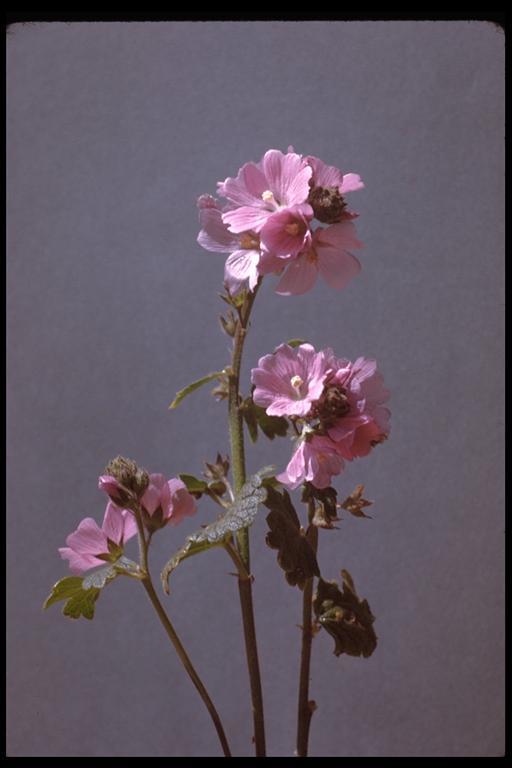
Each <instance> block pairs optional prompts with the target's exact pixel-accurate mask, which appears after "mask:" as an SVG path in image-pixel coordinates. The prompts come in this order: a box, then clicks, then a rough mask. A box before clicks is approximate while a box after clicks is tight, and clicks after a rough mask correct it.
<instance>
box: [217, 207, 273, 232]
mask: <svg viewBox="0 0 512 768" xmlns="http://www.w3.org/2000/svg"><path fill="white" fill-rule="evenodd" d="M272 213H273V211H269V210H267V209H266V208H265V209H262V208H255V207H253V206H248V205H244V206H242V207H241V208H235V209H234V210H232V211H225V212H224V213H223V214H222V220H223V221H224V223H225V224H227V225H228V227H229V231H230V232H237V233H241V232H247V231H248V230H250V229H252V230H253V231H254V232H260V231H261V228H262V227H263V225H264V224H265V222H266V220H267V219H268V217H269V216H271V215H272Z"/></svg>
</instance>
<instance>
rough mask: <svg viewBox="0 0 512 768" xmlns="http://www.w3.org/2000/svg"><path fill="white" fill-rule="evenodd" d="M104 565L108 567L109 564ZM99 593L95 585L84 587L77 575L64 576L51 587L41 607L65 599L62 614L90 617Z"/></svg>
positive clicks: (46, 606) (70, 616)
mask: <svg viewBox="0 0 512 768" xmlns="http://www.w3.org/2000/svg"><path fill="white" fill-rule="evenodd" d="M106 567H107V568H109V567H110V566H106ZM100 570H103V568H101V569H100ZM99 594H100V589H99V588H97V587H89V588H86V589H84V587H83V579H81V578H80V577H79V576H66V577H65V578H64V579H61V580H60V581H58V582H57V583H56V584H55V585H54V586H53V587H52V591H51V592H50V594H49V596H48V597H47V599H46V601H45V603H44V605H43V608H49V607H50V605H53V604H54V603H58V602H59V601H60V600H66V603H65V605H64V608H63V609H62V612H63V614H64V616H69V618H71V619H78V618H80V616H83V617H84V618H85V619H92V618H93V616H94V604H95V602H96V600H97V599H98V596H99Z"/></svg>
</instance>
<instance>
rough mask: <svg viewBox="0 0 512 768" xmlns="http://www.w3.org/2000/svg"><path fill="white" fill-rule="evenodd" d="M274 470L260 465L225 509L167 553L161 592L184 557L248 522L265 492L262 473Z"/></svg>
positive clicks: (214, 544) (215, 544)
mask: <svg viewBox="0 0 512 768" xmlns="http://www.w3.org/2000/svg"><path fill="white" fill-rule="evenodd" d="M273 471H274V467H264V468H263V469H261V470H260V471H259V472H257V473H256V474H255V475H253V476H252V477H250V478H249V480H248V481H247V482H246V483H245V485H243V486H242V489H241V491H240V494H239V496H238V497H237V498H236V499H235V501H234V502H233V504H231V505H230V506H229V507H228V508H227V509H226V511H225V512H224V513H223V514H222V515H221V516H220V517H219V518H218V519H217V520H215V522H213V523H210V525H207V526H205V527H204V528H201V529H200V530H199V531H196V532H195V533H192V534H191V535H190V536H187V538H186V539H185V543H184V545H183V546H182V547H181V549H179V550H178V552H176V554H175V555H174V556H173V557H171V559H170V560H169V562H168V563H167V565H166V566H165V568H164V569H163V571H162V574H161V577H162V584H163V587H164V590H165V592H167V593H169V576H170V575H171V573H172V572H173V571H174V569H175V568H176V567H177V566H178V565H179V564H180V563H181V562H182V560H186V558H187V557H192V555H197V554H199V552H204V551H205V550H206V549H211V548H212V547H219V546H222V545H223V544H224V543H225V542H226V541H227V539H228V538H229V537H230V536H231V534H233V533H235V532H236V531H239V530H241V529H242V528H247V527H248V526H250V525H252V523H253V522H254V519H255V517H256V513H257V511H258V506H259V505H260V504H261V502H263V501H264V500H265V498H266V495H267V490H266V489H265V488H263V486H262V483H263V477H264V476H267V475H269V474H270V473H272V472H273Z"/></svg>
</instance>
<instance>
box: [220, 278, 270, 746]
mask: <svg viewBox="0 0 512 768" xmlns="http://www.w3.org/2000/svg"><path fill="white" fill-rule="evenodd" d="M260 283H261V278H260V281H259V282H258V284H257V285H256V287H255V289H254V291H252V292H250V293H248V294H247V296H246V298H245V300H244V302H243V304H242V306H241V308H240V309H239V312H238V323H237V326H236V331H235V336H234V340H233V355H232V360H231V372H230V375H229V393H228V412H229V435H230V442H231V462H232V470H233V484H234V492H235V494H238V493H240V490H241V488H242V486H243V484H244V483H245V480H246V476H245V450H244V428H243V419H242V413H241V411H240V368H241V364H242V353H243V348H244V342H245V337H246V335H247V330H248V326H249V318H250V315H251V310H252V306H253V304H254V300H255V298H256V294H257V291H258V287H259V285H260ZM237 545H238V552H239V555H240V558H241V560H242V562H243V564H244V566H245V571H246V573H245V574H244V573H242V572H241V569H239V573H238V590H239V593H240V607H241V610H242V622H243V627H244V640H245V649H246V655H247V667H248V671H249V680H250V685H251V700H252V708H253V720H254V745H255V752H256V757H265V753H266V747H265V722H264V716H263V693H262V690H261V676H260V667H259V661H258V647H257V644H256V628H255V624H254V609H253V602H252V577H251V576H250V551H249V530H248V528H242V530H240V531H239V532H238V534H237Z"/></svg>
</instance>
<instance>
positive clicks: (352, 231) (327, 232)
mask: <svg viewBox="0 0 512 768" xmlns="http://www.w3.org/2000/svg"><path fill="white" fill-rule="evenodd" d="M313 245H314V246H315V248H321V247H326V246H327V247H329V246H330V247H332V248H338V249H340V250H347V249H350V250H353V249H354V248H362V247H363V244H362V242H361V241H360V240H358V239H357V237H356V228H355V225H354V224H353V223H352V222H351V221H341V222H340V223H339V224H331V226H330V227H318V229H315V232H314V233H313Z"/></svg>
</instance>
